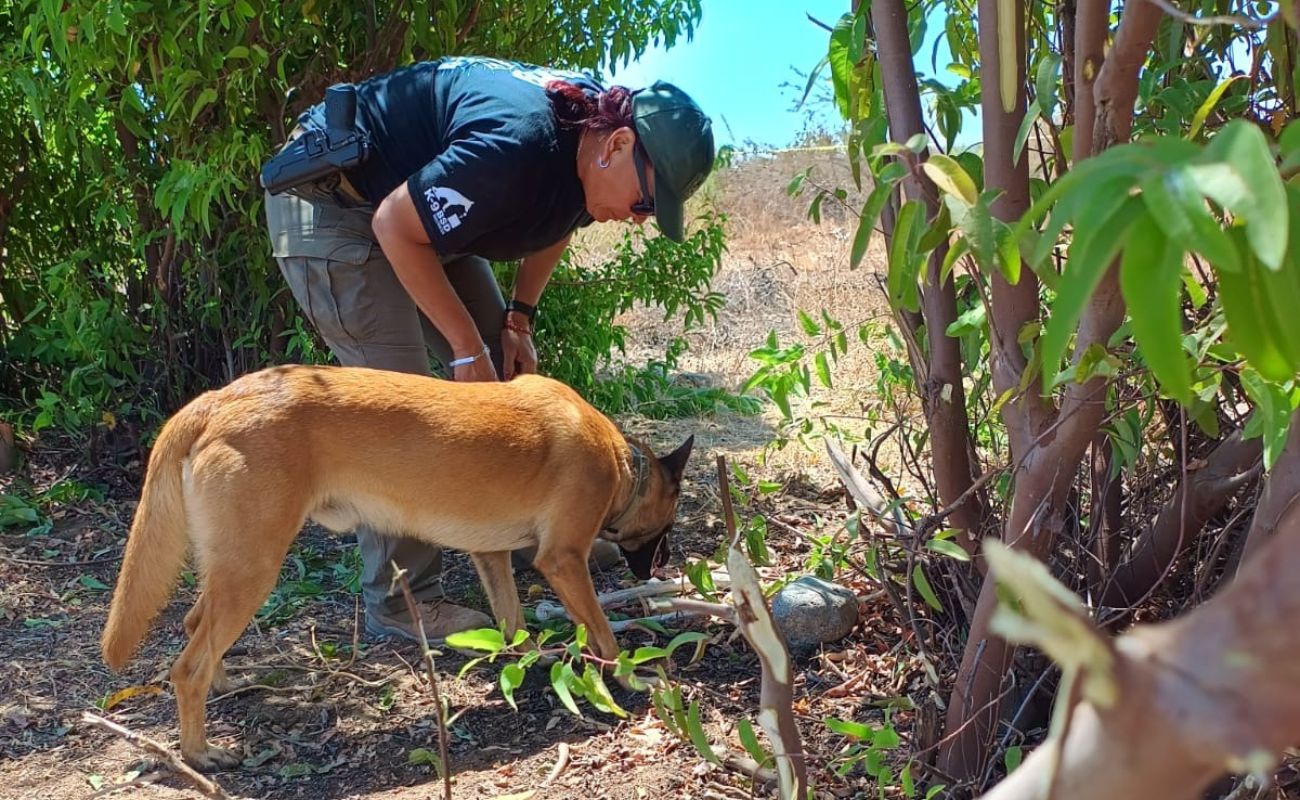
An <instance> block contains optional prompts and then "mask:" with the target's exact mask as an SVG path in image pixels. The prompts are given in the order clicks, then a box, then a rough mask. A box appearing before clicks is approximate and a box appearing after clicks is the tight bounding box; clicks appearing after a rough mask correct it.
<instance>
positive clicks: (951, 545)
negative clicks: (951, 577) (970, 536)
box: [925, 539, 970, 561]
mask: <svg viewBox="0 0 1300 800" xmlns="http://www.w3.org/2000/svg"><path fill="white" fill-rule="evenodd" d="M925 546H926V547H928V548H930V549H931V550H933V551H934V552H936V553H942V554H943V555H945V556H947V557H948V558H953V559H956V560H957V561H970V553H967V552H966V551H965V550H963V549H962V547H961V545H959V544H957V543H956V542H950V541H948V540H947V539H931V540H930V541H928V542H926V543H925Z"/></svg>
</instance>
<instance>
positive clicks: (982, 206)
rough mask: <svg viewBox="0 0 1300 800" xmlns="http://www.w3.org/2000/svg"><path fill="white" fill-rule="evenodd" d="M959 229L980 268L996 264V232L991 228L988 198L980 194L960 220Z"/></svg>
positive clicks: (987, 267)
mask: <svg viewBox="0 0 1300 800" xmlns="http://www.w3.org/2000/svg"><path fill="white" fill-rule="evenodd" d="M961 231H962V233H963V234H964V235H965V237H966V239H965V240H966V242H967V244H968V245H969V246H970V252H971V254H972V255H974V256H975V262H976V263H977V264H979V267H980V269H982V270H992V269H995V268H996V266H997V263H996V262H997V248H998V243H997V234H996V233H995V232H994V230H993V212H992V211H990V210H989V200H988V198H987V197H984V196H981V197H980V198H979V200H978V201H976V203H975V205H973V206H971V209H970V213H968V214H967V215H966V217H965V219H963V220H962V221H961Z"/></svg>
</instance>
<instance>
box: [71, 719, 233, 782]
mask: <svg viewBox="0 0 1300 800" xmlns="http://www.w3.org/2000/svg"><path fill="white" fill-rule="evenodd" d="M81 721H82V722H84V723H86V724H87V725H90V726H91V727H94V728H99V729H100V730H105V731H108V732H109V733H111V734H113V735H114V736H119V737H121V738H123V739H125V740H126V741H127V742H129V743H131V744H133V745H135V746H136V747H138V748H139V749H141V750H144V751H145V752H146V753H150V754H152V755H155V756H157V757H158V758H160V759H162V760H163V762H164V763H165V764H166V765H167V766H168V767H169V768H170V769H171V770H172V771H173V772H175V773H176V774H177V775H180V776H181V777H182V778H185V779H186V780H187V781H189V782H190V783H192V784H194V788H196V789H198V790H199V791H200V792H201V793H202V794H203V796H204V797H212V798H215V799H216V800H229V798H230V795H228V794H226V790H225V789H222V788H221V786H220V785H219V784H217V783H216V782H214V781H213V780H212V779H210V778H208V777H207V776H205V775H203V774H201V773H199V772H198V771H197V770H195V769H194V768H193V767H191V766H190V765H189V764H186V763H185V762H184V761H182V760H181V759H180V758H178V757H177V756H176V754H175V753H173V752H172V751H171V749H170V748H168V747H166V746H165V745H163V744H160V743H159V742H155V741H154V740H153V739H150V738H149V737H148V736H145V735H143V734H140V733H136V732H135V731H133V730H131V729H129V728H126V727H124V726H122V725H119V724H117V723H116V722H113V721H112V720H108V719H104V718H103V717H100V716H96V715H95V714H92V713H90V712H89V711H83V712H81Z"/></svg>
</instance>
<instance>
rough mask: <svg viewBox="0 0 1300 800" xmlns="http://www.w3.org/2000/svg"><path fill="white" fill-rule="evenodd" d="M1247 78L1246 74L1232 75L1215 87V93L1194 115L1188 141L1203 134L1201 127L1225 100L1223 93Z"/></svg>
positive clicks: (1206, 99) (1188, 132)
mask: <svg viewBox="0 0 1300 800" xmlns="http://www.w3.org/2000/svg"><path fill="white" fill-rule="evenodd" d="M1247 77H1248V76H1246V75H1244V74H1240V75H1232V76H1230V77H1228V78H1225V79H1224V80H1222V81H1220V82H1219V85H1218V86H1215V87H1214V91H1212V92H1210V94H1209V96H1208V97H1206V98H1205V102H1203V103H1201V107H1200V108H1198V109H1196V113H1195V114H1193V115H1192V124H1191V126H1190V127H1189V129H1188V131H1187V138H1188V139H1195V138H1196V134H1198V133H1200V132H1201V126H1202V125H1204V124H1205V120H1206V119H1207V118H1209V116H1210V112H1211V111H1213V110H1214V107H1215V106H1217V105H1218V104H1219V100H1220V99H1222V98H1223V93H1224V92H1226V91H1227V90H1228V87H1229V86H1232V84H1233V83H1235V82H1236V81H1239V80H1243V79H1245V78H1247Z"/></svg>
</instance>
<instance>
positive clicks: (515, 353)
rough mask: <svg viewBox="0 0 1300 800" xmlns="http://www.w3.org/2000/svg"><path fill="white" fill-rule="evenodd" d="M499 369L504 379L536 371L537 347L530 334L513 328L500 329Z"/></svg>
mask: <svg viewBox="0 0 1300 800" xmlns="http://www.w3.org/2000/svg"><path fill="white" fill-rule="evenodd" d="M501 369H502V371H503V372H504V373H505V379H506V380H510V379H511V378H513V377H515V376H516V375H527V374H529V373H534V372H537V348H536V347H534V346H533V337H532V335H531V334H527V333H522V332H520V331H518V330H516V329H514V328H505V329H503V330H502V331H501Z"/></svg>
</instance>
